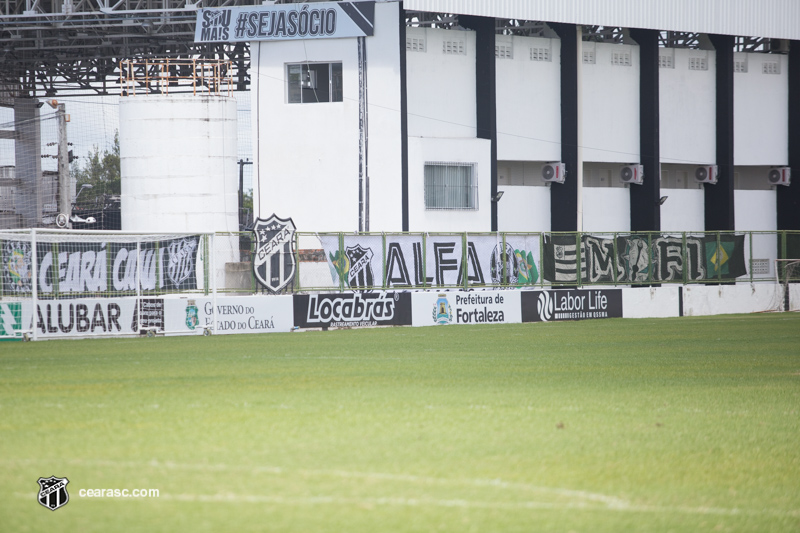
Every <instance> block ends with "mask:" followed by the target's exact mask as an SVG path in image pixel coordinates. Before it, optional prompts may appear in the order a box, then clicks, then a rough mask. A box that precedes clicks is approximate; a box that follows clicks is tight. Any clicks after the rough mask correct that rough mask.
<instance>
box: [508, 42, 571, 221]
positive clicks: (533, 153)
mask: <svg viewBox="0 0 800 533" xmlns="http://www.w3.org/2000/svg"><path fill="white" fill-rule="evenodd" d="M496 40H497V43H496V44H498V45H510V46H512V49H513V57H512V58H510V59H508V58H498V59H497V62H496V75H497V81H496V90H497V158H498V159H500V160H514V161H559V160H560V159H561V40H560V39H543V38H539V37H512V36H506V35H498V36H497V37H496ZM531 49H535V51H536V52H539V51H540V50H542V49H544V50H549V54H550V60H549V61H533V60H531V54H532V52H531ZM538 57H541V56H538ZM548 224H549V223H548Z"/></svg>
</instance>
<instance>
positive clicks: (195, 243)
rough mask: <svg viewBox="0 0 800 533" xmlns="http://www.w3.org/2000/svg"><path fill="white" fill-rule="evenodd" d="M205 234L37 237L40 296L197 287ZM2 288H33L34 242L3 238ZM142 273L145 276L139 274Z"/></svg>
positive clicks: (12, 290) (10, 291)
mask: <svg viewBox="0 0 800 533" xmlns="http://www.w3.org/2000/svg"><path fill="white" fill-rule="evenodd" d="M199 243H200V237H199V236H196V235H194V236H190V237H182V238H178V239H170V240H166V241H154V242H143V243H140V244H139V248H138V261H137V246H136V243H135V242H113V241H109V242H97V241H92V242H57V243H49V242H47V243H42V242H40V243H37V245H36V257H37V269H36V272H37V280H36V281H37V294H38V297H39V298H45V299H47V298H75V297H85V296H105V295H119V294H125V293H129V294H133V293H134V292H136V290H137V287H136V283H137V279H139V284H140V288H141V290H142V291H144V292H147V291H169V292H179V291H184V290H192V289H197V274H196V269H197V253H198V249H199ZM2 260H3V294H5V295H8V294H30V293H31V286H32V285H31V273H32V269H31V263H32V253H31V244H30V243H29V242H24V241H2ZM140 276H141V278H139V277H140Z"/></svg>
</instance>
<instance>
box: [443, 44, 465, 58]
mask: <svg viewBox="0 0 800 533" xmlns="http://www.w3.org/2000/svg"><path fill="white" fill-rule="evenodd" d="M442 53H444V54H452V55H459V56H465V55H467V51H466V48H465V47H464V41H462V40H452V41H442Z"/></svg>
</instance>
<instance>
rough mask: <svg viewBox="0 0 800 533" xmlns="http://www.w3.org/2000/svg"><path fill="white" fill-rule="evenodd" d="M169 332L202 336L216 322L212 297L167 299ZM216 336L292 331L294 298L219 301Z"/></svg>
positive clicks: (222, 299)
mask: <svg viewBox="0 0 800 533" xmlns="http://www.w3.org/2000/svg"><path fill="white" fill-rule="evenodd" d="M164 302H165V313H164V314H165V317H166V322H165V326H166V331H167V332H168V333H170V334H173V333H175V334H180V333H184V334H200V333H202V332H203V331H204V328H202V327H200V326H208V325H211V324H213V323H214V305H215V303H214V300H213V299H212V298H208V297H203V298H166V299H165V300H164ZM216 308H217V323H216V326H215V327H214V328H213V329H212V333H213V334H214V335H228V334H234V333H275V332H281V331H283V332H286V331H291V330H292V325H293V315H292V297H291V296H230V297H220V298H217V301H216Z"/></svg>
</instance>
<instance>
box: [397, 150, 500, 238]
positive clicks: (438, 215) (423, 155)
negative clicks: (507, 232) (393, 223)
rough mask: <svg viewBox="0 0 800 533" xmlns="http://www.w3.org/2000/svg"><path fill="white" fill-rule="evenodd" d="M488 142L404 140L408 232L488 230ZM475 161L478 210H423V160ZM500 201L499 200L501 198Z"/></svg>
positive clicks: (489, 215)
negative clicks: (406, 169) (406, 149)
mask: <svg viewBox="0 0 800 533" xmlns="http://www.w3.org/2000/svg"><path fill="white" fill-rule="evenodd" d="M490 149H491V143H490V142H489V141H488V140H486V139H432V138H423V137H410V138H409V139H408V217H409V228H408V229H409V231H458V232H461V231H490V230H491V200H490V199H489V191H490V185H491V183H490V181H491V166H490V163H491V157H490ZM426 161H452V162H458V163H476V164H477V170H476V172H477V176H478V209H476V210H469V211H467V210H463V211H462V210H426V209H425V162H426ZM501 201H502V200H501Z"/></svg>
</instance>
